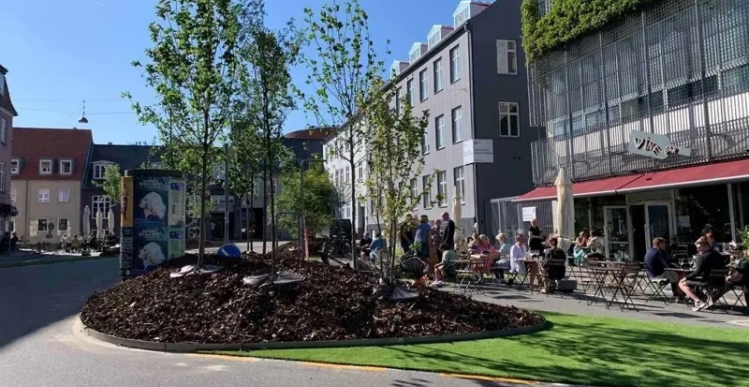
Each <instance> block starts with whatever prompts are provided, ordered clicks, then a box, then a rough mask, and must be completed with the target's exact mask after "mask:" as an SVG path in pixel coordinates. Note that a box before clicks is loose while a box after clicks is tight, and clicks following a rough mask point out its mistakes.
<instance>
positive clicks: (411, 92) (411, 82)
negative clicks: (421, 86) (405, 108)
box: [406, 78, 414, 107]
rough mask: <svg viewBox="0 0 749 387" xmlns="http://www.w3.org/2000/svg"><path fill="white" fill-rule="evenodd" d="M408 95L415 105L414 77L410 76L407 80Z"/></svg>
mask: <svg viewBox="0 0 749 387" xmlns="http://www.w3.org/2000/svg"><path fill="white" fill-rule="evenodd" d="M406 97H408V103H409V104H411V106H412V107H413V106H414V79H413V78H410V79H409V80H408V81H406Z"/></svg>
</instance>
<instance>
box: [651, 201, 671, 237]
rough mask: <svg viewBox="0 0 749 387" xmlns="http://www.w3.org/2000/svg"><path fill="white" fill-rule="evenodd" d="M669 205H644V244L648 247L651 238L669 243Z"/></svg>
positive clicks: (662, 203)
mask: <svg viewBox="0 0 749 387" xmlns="http://www.w3.org/2000/svg"><path fill="white" fill-rule="evenodd" d="M673 235H674V234H673V231H672V227H671V205H670V204H669V203H667V202H647V203H645V242H646V243H647V244H648V246H649V245H650V243H651V242H652V240H653V238H656V237H661V238H663V239H665V240H667V241H671V239H672V237H673Z"/></svg>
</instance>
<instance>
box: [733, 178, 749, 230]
mask: <svg viewBox="0 0 749 387" xmlns="http://www.w3.org/2000/svg"><path fill="white" fill-rule="evenodd" d="M733 198H734V199H733V205H734V211H735V212H734V214H735V216H736V231H739V230H743V229H744V228H745V227H748V226H749V182H743V183H736V184H734V185H733ZM738 237H739V233H738V232H737V233H736V238H737V239H738ZM737 242H742V243H749V241H737Z"/></svg>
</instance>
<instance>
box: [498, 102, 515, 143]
mask: <svg viewBox="0 0 749 387" xmlns="http://www.w3.org/2000/svg"><path fill="white" fill-rule="evenodd" d="M503 106H506V107H507V111H506V112H503V111H502V108H503ZM512 106H514V107H515V112H513V111H512V108H511V107H512ZM497 107H498V110H499V136H500V137H505V138H520V103H518V102H507V101H499V103H498V105H497ZM504 115H507V125H508V128H507V134H502V118H503V116H504ZM513 116H514V117H515V118H516V120H515V122H516V123H517V125H516V126H517V128H516V129H517V134H515V135H513V134H512V127H511V126H512V117H513Z"/></svg>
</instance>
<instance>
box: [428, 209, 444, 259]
mask: <svg viewBox="0 0 749 387" xmlns="http://www.w3.org/2000/svg"><path fill="white" fill-rule="evenodd" d="M441 233H442V221H441V220H439V219H437V220H435V221H434V226H432V230H431V231H430V232H429V246H430V249H429V255H430V256H432V255H433V256H434V259H433V260H434V261H435V265H436V264H437V262H439V261H440V258H442V251H440V246H442V243H443V240H442V234H441Z"/></svg>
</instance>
